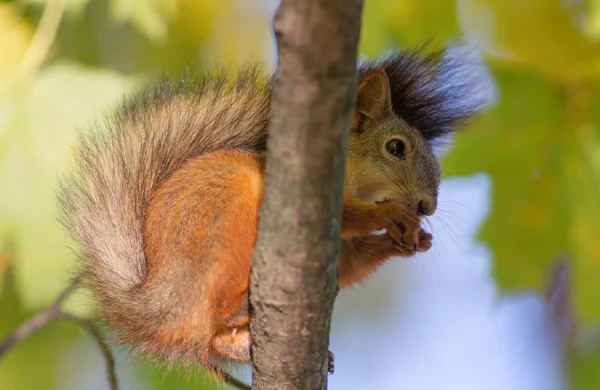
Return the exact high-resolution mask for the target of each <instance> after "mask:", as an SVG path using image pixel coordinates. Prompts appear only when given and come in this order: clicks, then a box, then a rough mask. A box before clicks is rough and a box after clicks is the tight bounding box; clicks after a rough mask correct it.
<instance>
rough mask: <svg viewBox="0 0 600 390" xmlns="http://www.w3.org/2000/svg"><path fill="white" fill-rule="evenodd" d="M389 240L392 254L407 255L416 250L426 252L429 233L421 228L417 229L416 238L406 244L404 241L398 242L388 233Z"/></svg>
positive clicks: (429, 241) (429, 239)
mask: <svg viewBox="0 0 600 390" xmlns="http://www.w3.org/2000/svg"><path fill="white" fill-rule="evenodd" d="M388 238H389V240H390V241H391V245H392V246H393V248H394V249H393V250H394V252H395V253H394V254H396V255H400V256H404V257H408V256H412V255H414V254H415V253H417V252H426V251H427V250H429V248H431V240H432V238H433V237H432V236H431V234H429V233H427V232H426V231H425V230H423V229H419V232H418V239H417V241H416V242H414V243H410V244H406V243H398V242H397V241H396V240H394V238H392V237H391V236H389V235H388Z"/></svg>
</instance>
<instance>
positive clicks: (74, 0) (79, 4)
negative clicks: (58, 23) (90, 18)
mask: <svg viewBox="0 0 600 390" xmlns="http://www.w3.org/2000/svg"><path fill="white" fill-rule="evenodd" d="M21 1H22V2H23V3H24V4H34V5H39V6H44V5H46V3H48V0H21ZM62 1H63V2H64V3H65V12H66V13H72V14H80V13H81V12H82V11H83V10H84V8H85V7H86V6H87V5H88V3H89V2H90V0H62Z"/></svg>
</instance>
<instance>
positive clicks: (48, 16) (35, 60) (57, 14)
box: [17, 0, 65, 80]
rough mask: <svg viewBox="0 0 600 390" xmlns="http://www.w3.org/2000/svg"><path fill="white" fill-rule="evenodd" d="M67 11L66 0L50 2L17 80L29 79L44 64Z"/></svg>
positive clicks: (24, 58)
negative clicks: (65, 10)
mask: <svg viewBox="0 0 600 390" xmlns="http://www.w3.org/2000/svg"><path fill="white" fill-rule="evenodd" d="M64 9H65V0H48V2H47V3H46V6H45V7H44V12H43V13H42V17H41V19H40V22H39V24H38V27H37V29H36V30H35V34H34V36H33V38H32V39H31V43H30V44H29V47H28V48H27V51H26V52H25V56H24V57H23V61H22V62H21V66H20V68H19V72H18V74H17V78H18V79H19V80H23V79H28V78H29V76H31V75H33V74H35V73H36V72H37V70H38V69H39V67H40V66H41V65H42V62H44V59H45V58H46V55H47V54H48V51H49V50H50V46H52V43H53V42H54V38H55V37H56V32H57V31H58V26H60V21H61V19H62V15H63V13H64Z"/></svg>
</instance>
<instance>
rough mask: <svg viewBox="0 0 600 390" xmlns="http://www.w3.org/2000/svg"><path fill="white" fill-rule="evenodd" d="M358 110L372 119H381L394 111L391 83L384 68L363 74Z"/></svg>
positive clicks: (357, 104) (357, 103)
mask: <svg viewBox="0 0 600 390" xmlns="http://www.w3.org/2000/svg"><path fill="white" fill-rule="evenodd" d="M356 110H357V111H358V112H359V113H360V114H362V115H364V116H366V117H368V118H371V119H380V118H383V117H385V116H386V115H389V114H390V113H391V112H392V98H391V91H390V83H389V80H388V77H387V74H386V73H385V71H384V70H383V68H379V69H375V70H372V71H371V72H369V73H367V74H363V75H361V77H360V85H359V86H358V96H357V99H356Z"/></svg>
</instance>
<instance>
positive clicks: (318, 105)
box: [250, 0, 362, 390]
mask: <svg viewBox="0 0 600 390" xmlns="http://www.w3.org/2000/svg"><path fill="white" fill-rule="evenodd" d="M361 11H362V1H361V0H310V1H301V0H283V1H282V2H281V5H280V6H279V9H278V10H277V12H276V14H275V19H274V23H273V26H274V30H275V35H276V37H277V43H278V55H279V57H278V67H277V81H276V84H275V87H274V93H273V102H272V114H271V123H270V128H269V139H268V145H267V149H268V154H267V166H266V178H265V192H264V197H263V203H262V206H261V212H260V216H259V229H258V237H257V242H256V245H255V250H254V257H253V261H252V275H251V287H250V302H251V307H252V321H251V331H252V337H253V346H252V363H253V389H258V390H266V389H278V390H281V389H310V390H313V389H325V388H326V387H327V357H328V354H327V350H328V345H329V328H330V322H331V314H332V311H333V303H334V300H335V296H336V294H337V291H338V282H337V256H338V254H339V250H340V239H339V227H340V220H341V212H342V193H343V172H344V166H345V154H346V150H347V136H348V135H347V133H348V129H349V126H350V119H351V113H352V110H353V107H354V102H355V98H356V97H355V94H356V59H357V46H358V40H359V34H360V17H361Z"/></svg>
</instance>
